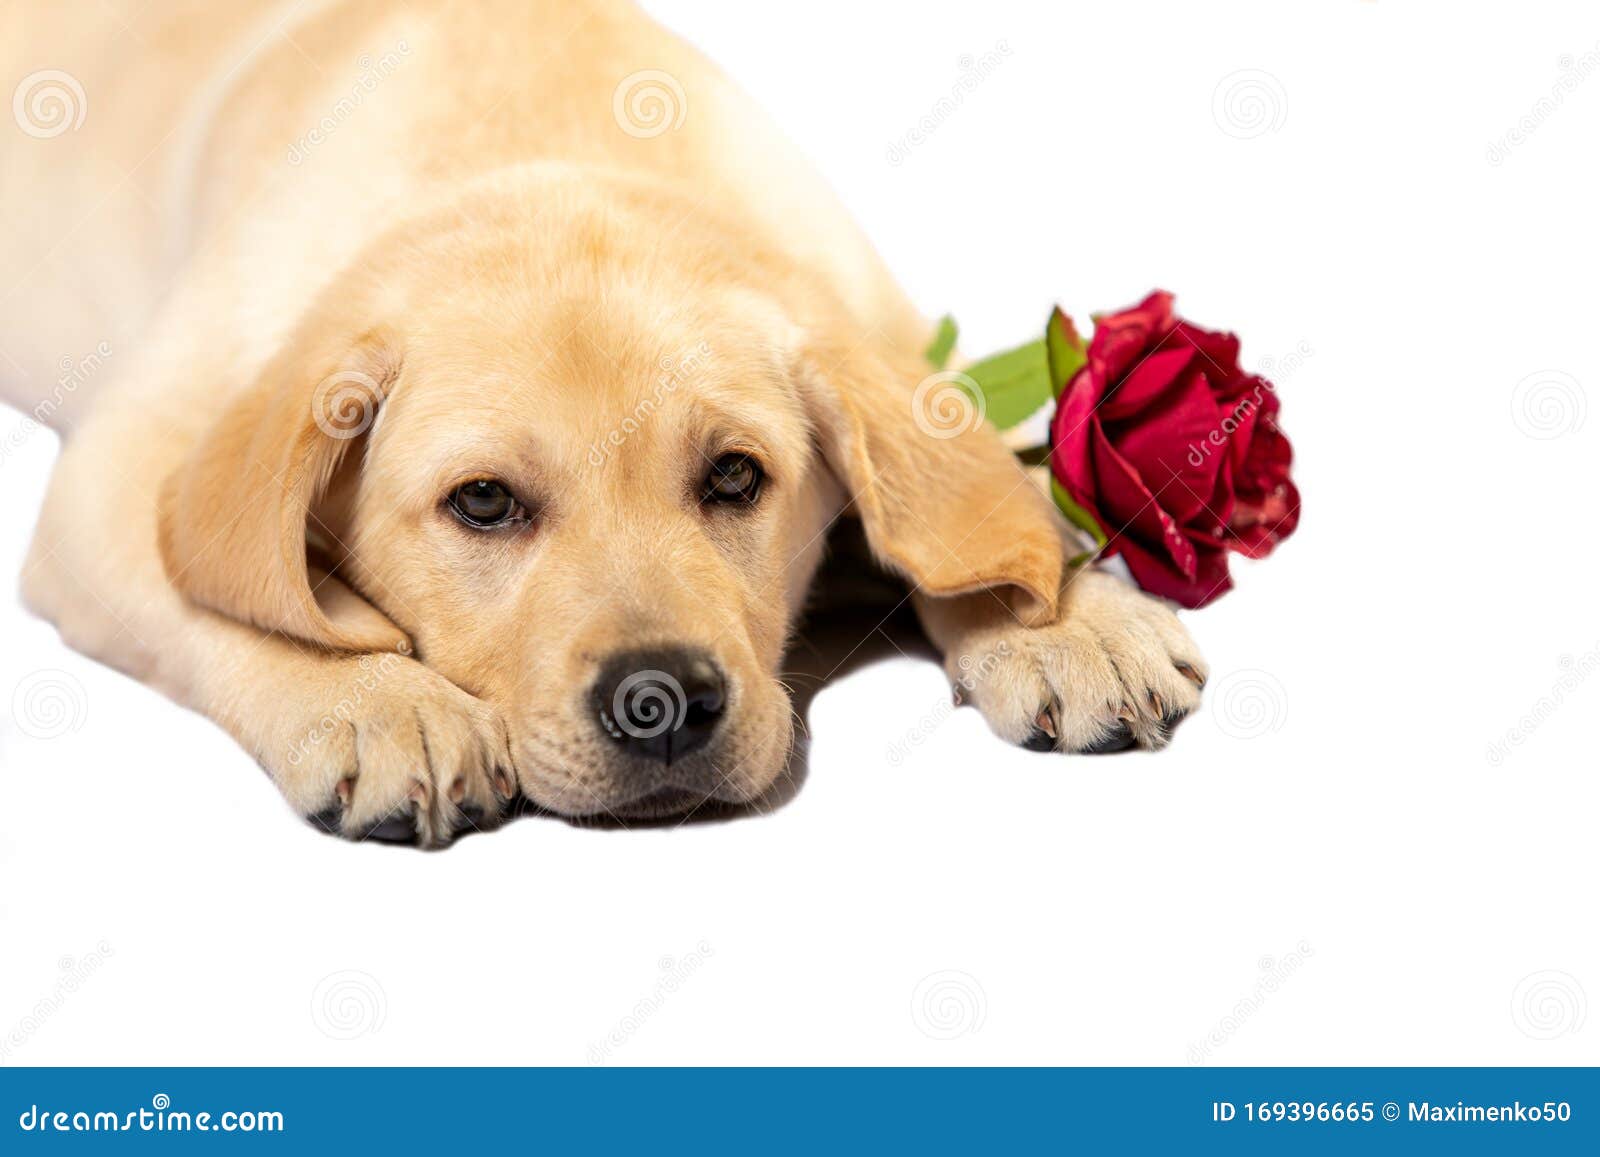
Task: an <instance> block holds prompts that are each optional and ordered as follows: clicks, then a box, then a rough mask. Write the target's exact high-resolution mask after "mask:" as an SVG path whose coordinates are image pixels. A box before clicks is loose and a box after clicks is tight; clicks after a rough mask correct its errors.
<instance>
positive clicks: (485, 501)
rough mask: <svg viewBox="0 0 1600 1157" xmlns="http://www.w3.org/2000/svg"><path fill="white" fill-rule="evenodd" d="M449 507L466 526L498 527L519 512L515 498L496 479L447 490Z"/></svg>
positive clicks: (520, 509)
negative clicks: (448, 491) (448, 492)
mask: <svg viewBox="0 0 1600 1157" xmlns="http://www.w3.org/2000/svg"><path fill="white" fill-rule="evenodd" d="M450 509H451V510H453V511H455V513H456V517H457V518H459V519H461V521H462V522H465V523H466V524H467V525H468V526H479V527H483V526H499V525H501V524H502V523H505V522H510V521H511V520H512V519H514V518H516V517H517V516H518V515H519V514H521V513H522V508H521V507H520V506H518V505H517V500H516V499H515V498H513V497H512V496H511V491H509V490H507V489H506V488H505V487H504V486H502V485H501V484H500V483H498V482H491V481H487V480H484V481H478V482H468V483H465V484H464V485H461V486H457V487H456V488H455V489H454V490H452V491H451V492H450Z"/></svg>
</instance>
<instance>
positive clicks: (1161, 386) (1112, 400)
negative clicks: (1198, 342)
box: [1100, 349, 1210, 422]
mask: <svg viewBox="0 0 1600 1157" xmlns="http://www.w3.org/2000/svg"><path fill="white" fill-rule="evenodd" d="M1194 356H1195V354H1194V351H1193V350H1190V349H1181V350H1163V351H1161V352H1160V353H1152V354H1150V355H1149V356H1148V357H1143V358H1140V359H1139V360H1138V361H1137V362H1135V363H1134V364H1133V367H1132V368H1131V369H1129V371H1128V373H1127V375H1126V376H1125V377H1124V378H1123V379H1122V380H1121V381H1120V382H1118V383H1117V384H1116V385H1115V386H1114V387H1113V388H1112V389H1110V390H1109V391H1107V393H1106V396H1105V400H1104V401H1102V402H1101V403H1100V417H1101V419H1102V420H1104V421H1107V422H1115V421H1117V420H1118V419H1119V418H1126V417H1129V416H1131V415H1134V414H1139V413H1141V412H1142V411H1144V410H1146V409H1147V408H1149V407H1150V406H1153V405H1155V404H1156V403H1157V402H1158V401H1159V400H1160V399H1161V397H1162V395H1164V394H1165V393H1166V392H1167V391H1168V390H1170V389H1172V387H1173V386H1174V385H1175V384H1176V383H1177V382H1178V381H1179V380H1181V379H1186V378H1187V375H1186V374H1185V373H1184V370H1185V369H1186V367H1187V366H1188V364H1189V362H1190V361H1191V360H1192V359H1193V358H1194ZM1199 380H1200V386H1201V388H1202V389H1205V378H1204V376H1202V377H1201V378H1200V379H1199ZM1209 392H1210V391H1209V390H1208V391H1207V393H1208V394H1209Z"/></svg>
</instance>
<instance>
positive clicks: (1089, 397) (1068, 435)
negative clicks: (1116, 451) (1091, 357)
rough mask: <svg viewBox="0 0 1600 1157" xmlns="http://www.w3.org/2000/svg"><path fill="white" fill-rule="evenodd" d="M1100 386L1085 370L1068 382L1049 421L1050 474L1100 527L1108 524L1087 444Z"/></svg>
mask: <svg viewBox="0 0 1600 1157" xmlns="http://www.w3.org/2000/svg"><path fill="white" fill-rule="evenodd" d="M1100 395H1101V384H1100V381H1099V380H1098V379H1097V378H1096V377H1095V375H1094V374H1093V373H1092V372H1091V371H1090V369H1089V368H1088V367H1085V368H1084V369H1081V370H1079V371H1078V373H1077V374H1076V375H1075V376H1074V377H1073V379H1072V381H1070V382H1069V383H1067V388H1066V390H1064V391H1063V392H1062V394H1061V399H1060V401H1059V402H1058V403H1057V404H1056V412H1055V416H1054V417H1053V418H1052V419H1051V421H1050V472H1051V473H1052V474H1054V475H1055V478H1056V481H1058V482H1060V483H1061V485H1062V487H1063V488H1064V489H1065V490H1066V492H1067V493H1068V494H1069V495H1071V496H1072V500H1073V501H1074V502H1076V503H1077V504H1078V505H1079V506H1081V507H1083V508H1084V509H1085V510H1087V511H1088V512H1089V513H1090V514H1091V515H1093V516H1094V518H1095V520H1096V521H1097V522H1099V523H1100V525H1101V526H1102V527H1104V526H1105V525H1106V523H1107V522H1108V521H1109V519H1107V517H1106V516H1105V514H1104V513H1103V512H1102V511H1101V510H1100V502H1099V487H1098V486H1097V485H1096V484H1095V476H1094V463H1093V461H1092V459H1091V456H1090V450H1089V444H1090V438H1091V436H1092V433H1093V430H1094V428H1095V427H1096V426H1098V424H1099V419H1098V418H1097V417H1096V414H1095V406H1096V405H1097V403H1098V402H1099V400H1100Z"/></svg>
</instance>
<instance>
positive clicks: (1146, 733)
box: [914, 568, 1206, 754]
mask: <svg viewBox="0 0 1600 1157" xmlns="http://www.w3.org/2000/svg"><path fill="white" fill-rule="evenodd" d="M914 602H915V604H916V608H917V613H918V616H919V617H920V618H921V620H922V625H923V629H924V630H925V631H927V633H928V636H929V638H930V639H932V640H933V642H934V644H935V645H936V646H937V647H938V648H939V649H940V650H941V651H942V652H943V653H944V657H945V670H946V672H947V673H948V674H949V676H950V678H951V681H952V684H953V685H954V688H955V694H956V697H957V700H958V702H965V703H972V704H974V705H976V706H977V708H978V710H979V711H981V712H982V713H983V716H984V718H985V719H987V720H988V721H989V726H990V727H991V728H993V729H994V731H995V733H996V734H997V735H999V736H1000V737H1001V738H1003V739H1006V740H1009V741H1010V742H1012V743H1017V744H1021V745H1022V746H1024V747H1027V748H1030V749H1032V750H1035V751H1050V750H1055V751H1073V752H1084V753H1090V754H1100V753H1105V752H1113V751H1122V750H1125V749H1127V748H1130V747H1134V746H1138V747H1144V748H1148V749H1150V750H1156V749H1159V748H1161V747H1164V746H1166V744H1167V742H1168V741H1169V740H1170V738H1171V736H1172V731H1173V729H1174V728H1175V727H1176V726H1177V725H1178V724H1179V723H1180V722H1181V721H1182V720H1183V718H1184V717H1185V716H1187V715H1188V714H1189V713H1190V712H1192V711H1193V710H1194V709H1195V708H1196V707H1198V706H1199V704H1200V689H1201V688H1202V687H1203V686H1204V685H1205V679H1206V664H1205V661H1204V660H1203V659H1202V658H1201V657H1200V652H1199V649H1198V648H1196V647H1195V645H1194V642H1193V640H1191V639H1190V638H1189V633H1188V632H1187V631H1185V630H1184V628H1183V626H1182V625H1181V624H1180V623H1179V622H1178V618H1177V616H1176V615H1174V614H1173V613H1172V611H1170V610H1169V609H1168V608H1167V606H1166V604H1164V603H1162V602H1160V601H1159V600H1157V599H1154V598H1151V597H1150V596H1148V595H1146V594H1143V593H1141V592H1140V591H1137V590H1135V589H1134V588H1133V587H1131V586H1129V585H1128V584H1126V583H1124V582H1123V581H1121V580H1120V579H1118V578H1116V577H1115V576H1113V575H1111V574H1108V573H1106V572H1104V571H1101V570H1096V569H1093V568H1085V569H1082V570H1077V571H1073V570H1070V569H1069V570H1068V571H1067V572H1066V577H1065V580H1064V581H1063V583H1062V588H1061V602H1060V607H1059V613H1058V614H1057V616H1056V617H1055V619H1054V620H1053V621H1051V622H1049V623H1046V624H1044V625H1042V626H1032V627H1029V626H1024V625H1023V624H1022V623H1021V622H1020V621H1019V620H1018V619H1017V617H1016V616H1015V615H1014V614H1013V613H1012V612H1011V610H1010V609H1009V608H1008V607H1007V606H1006V605H1005V604H1004V603H1002V602H1001V601H1000V600H999V599H998V598H996V597H995V596H994V595H991V594H989V593H987V592H980V593H978V594H973V595H963V596H960V597H957V598H942V599H941V598H928V597H926V596H923V595H920V594H919V595H916V596H914Z"/></svg>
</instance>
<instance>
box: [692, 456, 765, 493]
mask: <svg viewBox="0 0 1600 1157" xmlns="http://www.w3.org/2000/svg"><path fill="white" fill-rule="evenodd" d="M761 479H762V473H761V463H759V462H757V461H756V460H755V459H754V458H752V457H750V456H749V455H748V454H724V455H723V456H722V457H721V458H718V459H717V460H716V461H715V462H713V463H712V464H711V471H710V473H708V474H707V475H706V481H705V491H704V494H705V497H704V501H706V502H754V501H755V500H756V496H757V495H758V494H760V493H761Z"/></svg>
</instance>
